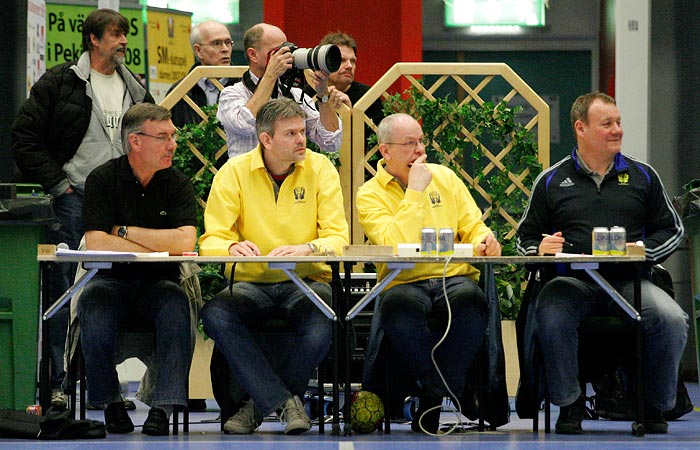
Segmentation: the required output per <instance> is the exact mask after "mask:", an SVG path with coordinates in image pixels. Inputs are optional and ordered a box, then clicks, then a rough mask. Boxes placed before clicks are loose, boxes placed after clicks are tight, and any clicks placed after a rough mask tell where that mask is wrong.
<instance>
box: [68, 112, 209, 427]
mask: <svg viewBox="0 0 700 450" xmlns="http://www.w3.org/2000/svg"><path fill="white" fill-rule="evenodd" d="M121 133H122V142H123V143H124V152H125V153H126V155H125V156H121V157H119V158H116V159H113V160H111V161H108V162H107V163H105V164H103V165H101V166H100V167H98V168H97V169H95V170H94V171H93V172H92V173H91V174H90V175H89V176H88V178H87V181H86V183H85V209H84V214H83V221H84V223H85V230H86V231H85V241H86V244H87V249H88V250H104V251H125V252H168V253H169V254H170V255H181V254H182V252H187V251H192V250H193V249H194V245H195V242H196V239H197V229H196V226H197V212H196V201H195V195H194V188H193V187H192V183H191V182H190V180H189V179H188V178H187V177H186V176H185V175H183V174H182V173H180V172H178V171H177V170H176V169H173V168H172V167H171V165H172V159H173V154H174V152H175V149H176V148H177V143H176V142H175V139H176V137H177V136H176V128H175V126H174V125H173V123H172V121H171V120H170V112H169V111H168V110H167V109H165V108H163V107H161V106H157V105H152V104H147V103H144V104H140V105H135V106H133V107H132V108H131V109H129V110H128V111H127V112H126V114H124V118H123V119H122V132H121ZM179 275H180V268H179V265H178V264H173V263H146V264H119V263H115V264H114V265H113V267H112V269H108V270H100V271H99V272H98V273H97V275H95V277H94V278H92V279H91V280H90V281H89V282H88V283H87V284H86V285H85V287H84V288H83V291H82V293H81V295H80V298H79V300H78V318H79V320H80V340H81V345H82V351H83V355H84V356H85V374H86V375H87V383H88V390H89V394H90V401H91V402H92V403H95V404H99V405H103V407H104V410H105V412H104V414H105V424H106V425H107V431H108V432H110V433H130V432H131V431H133V429H134V424H133V423H132V422H131V419H130V418H129V415H128V414H127V412H126V409H125V406H124V402H123V400H122V397H121V395H120V393H119V380H118V379H117V371H116V369H115V367H114V355H115V350H116V342H117V333H118V331H119V329H120V326H121V325H123V324H125V323H134V322H142V321H146V322H152V323H153V327H154V329H155V347H156V350H155V367H157V368H158V370H157V375H156V377H155V388H154V393H153V400H152V402H151V406H152V407H151V410H150V411H149V413H148V418H147V419H146V422H145V423H144V425H143V428H142V430H141V432H142V433H144V434H149V435H154V436H162V435H167V434H168V418H169V417H170V415H171V413H172V411H173V408H174V407H175V406H178V405H180V406H184V405H186V404H187V380H188V374H189V369H190V360H191V335H190V307H189V299H188V297H187V295H186V293H185V292H184V291H183V289H182V288H181V287H180V285H179Z"/></svg>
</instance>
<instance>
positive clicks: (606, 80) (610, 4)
mask: <svg viewBox="0 0 700 450" xmlns="http://www.w3.org/2000/svg"><path fill="white" fill-rule="evenodd" d="M600 30H601V31H600V91H601V92H604V93H606V94H608V95H610V96H613V97H614V96H615V0H603V1H602V2H601V5H600Z"/></svg>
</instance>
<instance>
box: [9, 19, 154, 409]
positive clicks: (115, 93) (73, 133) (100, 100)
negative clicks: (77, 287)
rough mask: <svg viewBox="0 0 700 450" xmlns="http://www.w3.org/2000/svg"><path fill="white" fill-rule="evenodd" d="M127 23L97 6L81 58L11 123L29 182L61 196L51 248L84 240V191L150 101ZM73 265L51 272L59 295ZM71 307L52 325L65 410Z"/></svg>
mask: <svg viewBox="0 0 700 450" xmlns="http://www.w3.org/2000/svg"><path fill="white" fill-rule="evenodd" d="M128 33H129V22H128V21H127V19H126V18H125V17H124V16H122V15H121V14H119V13H118V12H116V11H113V10H111V9H96V10H94V11H93V12H91V13H90V14H89V15H88V16H87V18H86V19H85V23H84V24H83V33H82V34H83V54H82V55H81V56H80V58H79V59H78V60H77V61H72V62H68V63H64V64H60V65H58V66H55V67H53V68H51V69H49V70H48V71H47V72H46V73H45V74H44V75H43V76H42V77H41V78H40V79H39V81H37V82H36V84H35V85H34V86H33V87H32V90H31V94H30V96H29V99H27V101H26V102H25V103H24V104H23V105H22V107H21V108H20V111H19V115H18V117H17V119H16V120H15V123H14V124H13V126H12V150H13V154H14V158H15V162H16V163H17V167H18V168H19V169H20V171H21V172H22V174H23V177H24V180H26V181H28V182H32V183H39V184H41V185H42V186H43V188H44V191H46V192H47V193H51V194H53V195H54V197H55V202H54V211H55V213H56V217H57V218H58V220H59V221H60V223H61V227H60V229H59V230H57V231H52V232H50V236H49V239H50V241H51V242H52V243H55V244H58V243H61V242H64V243H66V244H68V246H69V247H70V248H71V249H77V248H78V245H79V243H80V239H81V237H82V235H83V220H82V212H83V211H82V210H83V190H84V188H85V179H86V178H87V176H88V174H89V173H90V172H91V171H92V169H94V168H95V167H97V166H99V165H101V164H103V163H105V162H107V161H109V160H110V159H112V158H115V157H117V156H120V155H122V154H123V150H122V144H121V137H120V135H119V128H120V124H121V117H122V114H123V113H124V112H125V111H126V110H127V109H129V107H130V106H131V105H133V104H135V103H141V102H144V101H146V102H151V103H153V97H151V95H150V94H149V93H148V92H147V91H146V89H145V88H144V87H143V86H142V85H141V83H140V82H139V81H138V80H137V79H136V77H135V76H134V74H132V73H131V72H130V71H129V69H127V67H126V66H125V65H124V58H125V55H126V45H127V38H126V36H127V34H128ZM74 273H75V267H73V265H70V264H59V267H58V269H57V270H54V271H53V273H52V280H51V292H52V296H54V297H55V298H57V297H58V296H60V295H61V294H62V293H63V292H65V291H66V290H67V289H68V287H69V286H70V281H71V279H72V277H73V274H74ZM68 315H69V314H68V308H67V304H66V308H65V309H63V310H61V312H60V313H59V314H56V315H55V316H54V317H53V319H52V320H51V322H50V323H49V329H50V333H51V336H50V346H51V354H50V359H51V364H52V373H51V378H52V380H51V383H52V390H53V394H52V404H55V405H57V406H64V405H65V404H66V397H65V395H64V394H63V391H62V390H61V389H60V386H61V383H62V381H63V374H64V370H63V349H64V343H65V338H66V328H67V326H68Z"/></svg>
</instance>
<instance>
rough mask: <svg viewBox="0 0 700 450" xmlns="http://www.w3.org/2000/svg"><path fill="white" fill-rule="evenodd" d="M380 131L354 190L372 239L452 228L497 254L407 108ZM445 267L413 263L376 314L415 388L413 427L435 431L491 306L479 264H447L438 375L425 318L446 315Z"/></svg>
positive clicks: (415, 236) (459, 238)
mask: <svg viewBox="0 0 700 450" xmlns="http://www.w3.org/2000/svg"><path fill="white" fill-rule="evenodd" d="M377 138H378V141H379V151H380V152H381V154H382V157H383V159H381V160H380V161H379V163H378V164H377V173H376V175H375V176H374V178H372V179H371V180H369V181H367V182H366V183H365V184H364V185H363V186H361V187H360V188H359V189H358V191H357V209H358V212H359V219H360V223H361V224H362V226H363V227H364V229H365V233H366V234H367V237H369V239H370V241H371V242H372V243H373V244H377V245H392V246H394V248H395V249H396V247H397V244H399V243H413V242H420V239H421V229H422V228H425V227H429V228H435V229H440V228H451V229H452V230H453V231H454V236H455V240H456V242H460V243H471V244H473V246H474V249H475V253H476V254H478V255H489V256H498V255H500V254H501V247H500V245H499V244H498V242H497V241H496V239H495V238H494V236H493V234H492V233H491V230H490V229H489V228H488V227H487V226H486V225H485V224H484V223H483V222H482V221H481V211H480V210H479V208H478V206H477V205H476V203H475V202H474V199H473V198H472V197H471V195H470V194H469V191H468V190H467V188H466V186H465V185H464V183H463V182H462V181H461V180H460V179H459V178H458V177H457V176H456V175H455V173H454V172H452V170H450V169H449V168H446V167H443V166H440V165H437V164H428V163H426V154H425V143H426V137H425V136H424V134H423V130H422V129H421V126H420V124H419V123H418V122H417V121H416V120H415V119H413V118H412V117H411V116H409V115H407V114H393V115H391V116H388V117H386V118H385V119H384V120H382V122H381V123H380V124H379V127H378V129H377ZM444 270H445V269H444V265H443V264H417V265H416V267H415V269H413V270H405V271H402V272H401V273H400V274H399V275H398V276H397V277H396V278H395V279H394V281H393V282H392V283H390V284H389V285H388V286H387V288H386V289H385V290H384V292H383V293H382V294H381V302H380V304H379V314H378V315H375V317H374V318H373V320H378V321H379V326H380V327H381V329H382V330H383V332H384V335H386V337H387V339H388V340H389V344H390V345H391V346H392V349H394V350H395V351H396V352H398V354H399V355H400V356H401V357H402V358H403V359H404V360H405V362H406V364H407V365H408V367H409V369H410V371H411V375H412V376H413V377H414V379H415V380H416V384H417V386H418V388H419V410H418V415H417V417H416V420H414V422H413V424H412V428H413V430H414V431H425V432H430V433H436V432H437V430H438V426H439V416H440V409H439V408H438V405H440V404H441V403H442V398H443V397H444V396H447V395H455V396H459V394H460V393H461V390H462V388H463V387H464V378H465V372H466V370H467V369H468V368H469V365H470V364H471V361H472V359H473V358H474V355H475V354H476V352H477V350H478V348H479V346H480V345H481V342H482V341H483V337H484V329H485V326H486V316H487V309H488V308H487V303H486V298H485V296H484V293H483V292H482V291H481V289H480V288H479V287H478V285H477V282H478V278H479V271H478V270H477V269H475V268H474V267H472V266H470V265H469V264H451V265H449V266H448V267H447V270H446V273H445V283H444V287H445V290H446V292H447V297H448V298H449V305H450V309H451V315H452V319H451V325H450V329H449V332H448V333H447V337H446V339H445V340H444V342H443V343H442V344H441V345H440V347H439V348H438V349H437V351H436V361H437V365H438V366H439V369H440V371H441V372H442V374H443V375H444V378H445V380H444V382H443V380H441V377H440V375H439V374H438V371H437V370H436V368H435V367H434V364H433V362H432V361H431V349H432V348H433V346H434V345H435V339H434V338H433V335H432V333H431V331H430V330H429V328H428V320H427V319H428V317H429V316H438V317H444V318H445V319H446V318H447V308H446V302H445V295H444V293H443V280H442V278H443V272H444ZM386 274H387V269H386V267H385V265H383V264H378V277H379V279H382V278H383V277H384V276H386ZM365 373H367V372H365ZM448 386H449V390H448ZM450 391H451V392H450ZM433 407H435V409H432V410H431V408H433ZM426 411H427V414H425V416H424V417H422V416H423V415H424V414H423V413H424V412H426ZM419 419H420V420H419Z"/></svg>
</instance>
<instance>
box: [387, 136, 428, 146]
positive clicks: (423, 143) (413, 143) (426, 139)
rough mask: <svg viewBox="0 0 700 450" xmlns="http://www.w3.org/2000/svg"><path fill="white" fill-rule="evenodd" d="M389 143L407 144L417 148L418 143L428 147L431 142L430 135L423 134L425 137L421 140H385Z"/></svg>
mask: <svg viewBox="0 0 700 450" xmlns="http://www.w3.org/2000/svg"><path fill="white" fill-rule="evenodd" d="M384 143H385V144H387V145H406V146H409V147H411V148H416V147H418V145H419V144H420V145H422V146H423V147H427V146H428V144H430V136H423V138H422V139H421V140H420V141H408V142H384Z"/></svg>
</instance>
